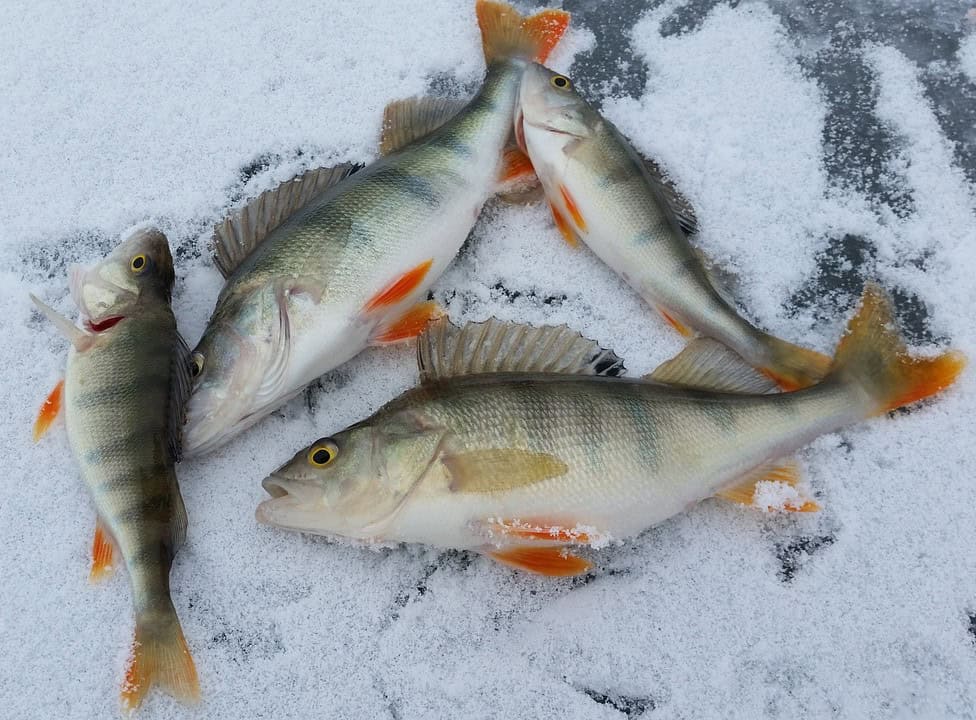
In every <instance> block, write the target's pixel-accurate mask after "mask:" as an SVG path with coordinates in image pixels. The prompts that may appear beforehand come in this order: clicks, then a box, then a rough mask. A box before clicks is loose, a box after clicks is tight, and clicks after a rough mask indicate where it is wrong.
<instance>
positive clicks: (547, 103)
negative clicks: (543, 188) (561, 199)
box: [515, 63, 600, 165]
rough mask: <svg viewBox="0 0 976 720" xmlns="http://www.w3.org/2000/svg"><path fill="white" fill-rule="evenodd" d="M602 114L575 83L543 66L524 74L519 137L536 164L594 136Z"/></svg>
mask: <svg viewBox="0 0 976 720" xmlns="http://www.w3.org/2000/svg"><path fill="white" fill-rule="evenodd" d="M599 122H600V116H599V114H598V113H597V112H596V111H595V110H594V109H593V108H591V107H590V106H589V104H587V102H586V101H585V100H584V99H583V98H582V97H580V95H579V94H578V93H577V92H576V90H575V88H574V86H573V82H572V80H570V79H569V78H568V77H566V76H565V75H560V74H559V73H556V72H553V71H552V70H550V69H549V68H547V67H544V66H542V65H540V64H539V63H531V64H529V65H527V66H526V68H525V71H524V72H523V73H522V81H521V85H520V86H519V101H518V103H516V106H515V137H516V140H517V141H518V143H519V146H520V147H521V148H522V151H523V152H525V153H526V154H528V155H529V157H530V158H531V160H532V163H533V165H535V164H536V162H537V158H539V159H540V160H541V159H542V158H543V157H544V156H545V155H547V154H549V153H561V152H565V150H566V148H567V146H570V145H571V144H572V145H575V144H578V143H579V142H580V141H581V140H584V139H586V138H589V137H591V136H592V135H593V133H594V129H595V127H596V126H597V124H598V123H599Z"/></svg>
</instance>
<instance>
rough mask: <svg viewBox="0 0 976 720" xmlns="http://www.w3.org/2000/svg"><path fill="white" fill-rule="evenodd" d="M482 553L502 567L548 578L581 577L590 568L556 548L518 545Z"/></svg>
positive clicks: (586, 563) (577, 557) (575, 556)
mask: <svg viewBox="0 0 976 720" xmlns="http://www.w3.org/2000/svg"><path fill="white" fill-rule="evenodd" d="M484 552H485V554H486V555H489V556H490V557H491V558H492V559H494V560H497V561H498V562H500V563H502V564H503V565H508V566H509V567H513V568H515V569H517V570H526V571H528V572H533V573H538V574H539V575H548V576H550V577H571V576H573V575H582V574H583V573H585V572H586V571H587V570H589V569H590V568H591V567H592V564H591V563H590V562H588V561H586V560H584V559H583V558H581V557H579V556H577V555H571V554H569V553H567V552H566V551H565V550H563V549H561V548H558V547H533V546H531V545H519V546H516V547H510V548H504V549H494V548H492V549H489V550H485V551H484Z"/></svg>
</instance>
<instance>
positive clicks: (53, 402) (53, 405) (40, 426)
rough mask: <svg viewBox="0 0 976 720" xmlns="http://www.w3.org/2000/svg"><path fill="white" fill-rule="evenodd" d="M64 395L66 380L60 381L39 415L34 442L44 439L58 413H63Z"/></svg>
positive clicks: (35, 425)
mask: <svg viewBox="0 0 976 720" xmlns="http://www.w3.org/2000/svg"><path fill="white" fill-rule="evenodd" d="M63 393H64V380H59V381H58V384H57V385H55V386H54V389H53V390H52V391H51V394H50V395H48V396H47V399H46V400H45V401H44V404H43V405H41V409H40V410H39V411H38V413H37V420H35V421H34V442H37V441H38V440H40V439H41V438H42V437H44V433H46V432H47V431H48V428H50V427H51V423H53V422H54V420H55V418H57V416H58V413H60V412H61V397H62V395H63Z"/></svg>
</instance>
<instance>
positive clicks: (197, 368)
mask: <svg viewBox="0 0 976 720" xmlns="http://www.w3.org/2000/svg"><path fill="white" fill-rule="evenodd" d="M203 361H204V357H203V353H198V352H195V353H193V355H192V356H191V357H190V377H191V378H198V377H200V373H202V372H203Z"/></svg>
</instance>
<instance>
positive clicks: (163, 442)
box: [31, 230, 199, 709]
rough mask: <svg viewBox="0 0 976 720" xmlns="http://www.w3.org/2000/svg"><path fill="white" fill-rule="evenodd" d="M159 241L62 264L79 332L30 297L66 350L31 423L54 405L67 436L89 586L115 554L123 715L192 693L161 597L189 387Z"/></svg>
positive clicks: (176, 516)
mask: <svg viewBox="0 0 976 720" xmlns="http://www.w3.org/2000/svg"><path fill="white" fill-rule="evenodd" d="M173 279H174V273H173V259H172V257H171V255H170V251H169V244H168V243H167V241H166V237H165V236H164V235H163V234H162V233H160V232H158V231H155V230H145V231H138V232H136V233H135V234H133V236H132V237H130V238H129V239H127V240H126V241H125V242H123V243H122V244H121V245H119V247H118V248H116V249H115V250H114V251H113V252H112V253H111V254H110V255H109V256H108V257H107V258H106V259H105V260H103V261H102V262H100V263H98V264H97V265H95V266H93V267H91V268H88V269H83V268H77V267H75V268H72V271H71V278H70V285H71V293H72V295H73V297H74V300H75V302H76V304H77V305H78V309H79V311H80V314H81V320H82V327H78V326H77V325H76V324H75V323H73V322H71V321H70V320H68V319H67V318H65V317H63V316H61V315H59V314H58V313H57V312H56V311H55V310H53V309H52V308H50V307H49V306H47V305H45V304H44V303H43V302H41V301H40V300H38V299H37V298H35V297H33V296H31V297H32V299H33V300H34V302H35V303H36V304H37V306H38V307H39V308H40V310H41V311H42V312H43V313H44V314H45V315H46V316H47V317H48V318H49V319H50V320H51V321H52V322H53V323H54V324H55V326H56V327H57V328H58V329H59V331H60V332H61V333H62V334H63V335H64V336H65V337H66V338H67V339H68V340H69V341H70V342H71V347H70V349H69V351H68V368H67V372H66V376H65V380H64V383H63V393H62V392H61V390H60V387H61V385H60V384H59V389H58V390H57V391H56V393H54V394H52V397H51V398H49V400H48V402H46V403H45V404H44V406H43V408H42V410H41V415H40V417H39V418H38V423H37V424H36V425H35V439H37V438H38V437H39V436H41V435H43V433H44V431H45V430H46V429H47V426H49V425H50V423H51V420H53V418H54V416H56V415H57V413H58V410H59V408H60V405H61V404H62V402H63V404H64V409H65V421H66V425H67V430H68V440H69V442H70V445H71V449H72V452H73V454H74V456H75V459H76V461H77V462H78V465H79V468H80V470H81V474H82V477H83V478H84V480H85V483H86V484H87V485H88V488H89V490H90V491H91V495H92V499H93V500H94V502H95V509H96V512H97V518H98V519H97V525H96V532H95V541H94V544H93V556H94V558H93V559H94V562H93V565H92V573H91V579H92V580H97V579H99V578H101V577H104V576H105V575H106V574H107V573H108V571H110V570H111V565H112V563H113V557H114V554H115V552H116V550H117V551H118V552H120V553H121V555H122V559H123V561H124V563H125V566H126V568H127V570H128V573H129V581H130V585H131V587H132V599H133V605H134V607H135V616H136V617H135V639H134V641H133V647H132V655H131V656H130V659H129V666H128V669H127V671H126V676H125V682H124V685H123V687H122V702H123V706H124V707H125V708H127V709H132V708H135V707H137V706H138V705H139V704H140V703H141V702H142V699H143V698H144V697H145V695H146V693H148V691H149V690H150V688H151V687H152V686H153V685H159V686H160V687H162V688H163V689H165V690H166V691H167V692H169V693H170V694H171V695H173V696H175V697H177V698H179V699H180V700H184V701H194V700H196V699H198V697H199V685H198V681H197V675H196V669H195V667H194V664H193V658H192V657H191V655H190V650H189V648H188V647H187V643H186V640H185V639H184V637H183V630H182V628H181V626H180V620H179V618H178V617H177V614H176V609H175V608H174V607H173V601H172V599H171V597H170V584H169V573H170V566H171V565H172V562H173V558H174V557H175V556H176V553H177V551H178V550H179V548H180V546H181V545H182V544H183V541H184V538H185V537H186V527H187V519H186V509H185V508H184V506H183V499H182V496H181V495H180V489H179V486H178V484H177V481H176V472H175V470H174V463H175V462H176V461H177V459H178V458H179V454H180V432H181V429H182V425H183V410H184V406H185V400H186V395H187V393H188V390H189V383H190V378H189V359H188V355H189V349H188V348H187V347H186V345H185V344H184V343H183V340H182V339H181V338H180V336H179V333H178V332H177V329H176V320H175V318H174V317H173V311H172V309H171V308H170V293H171V290H172V286H173Z"/></svg>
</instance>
